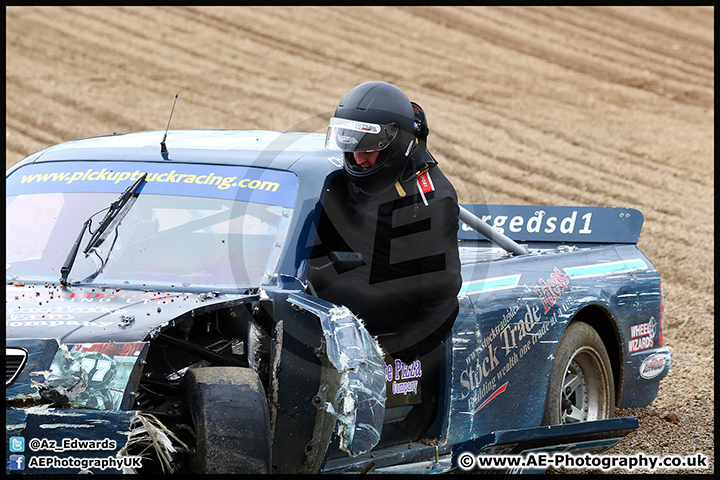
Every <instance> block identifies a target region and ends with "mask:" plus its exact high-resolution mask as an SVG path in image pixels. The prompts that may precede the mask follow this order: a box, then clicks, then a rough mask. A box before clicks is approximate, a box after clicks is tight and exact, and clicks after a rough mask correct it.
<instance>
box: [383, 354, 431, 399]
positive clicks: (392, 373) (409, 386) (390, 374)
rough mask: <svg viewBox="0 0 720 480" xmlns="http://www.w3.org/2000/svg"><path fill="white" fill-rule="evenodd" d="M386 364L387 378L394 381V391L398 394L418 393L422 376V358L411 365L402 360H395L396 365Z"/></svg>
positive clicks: (392, 387)
mask: <svg viewBox="0 0 720 480" xmlns="http://www.w3.org/2000/svg"><path fill="white" fill-rule="evenodd" d="M394 367H395V368H394V369H393V365H387V364H385V380H386V381H388V382H392V386H391V389H392V393H394V394H396V395H400V394H402V395H408V394H411V393H417V390H418V380H415V379H419V378H421V377H422V364H421V363H420V360H415V361H414V362H412V363H411V364H410V365H406V364H405V363H404V362H403V361H401V360H395V365H394Z"/></svg>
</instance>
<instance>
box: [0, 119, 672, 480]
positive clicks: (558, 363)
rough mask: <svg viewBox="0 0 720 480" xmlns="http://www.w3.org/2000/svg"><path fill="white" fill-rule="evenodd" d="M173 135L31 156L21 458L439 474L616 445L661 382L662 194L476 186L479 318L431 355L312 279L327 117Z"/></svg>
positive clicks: (14, 341) (134, 468) (15, 372)
mask: <svg viewBox="0 0 720 480" xmlns="http://www.w3.org/2000/svg"><path fill="white" fill-rule="evenodd" d="M162 134H163V132H141V133H133V134H124V135H111V136H104V137H96V138H90V139H84V140H78V141H73V142H67V143H63V144H60V145H57V146H54V147H50V148H47V149H45V150H42V151H40V152H38V153H36V154H33V155H31V156H30V157H28V158H26V159H25V160H23V161H21V162H19V163H18V164H17V165H15V166H13V167H12V168H10V169H9V170H8V171H7V176H6V194H7V199H6V213H7V220H6V228H7V230H6V240H7V246H6V284H7V285H6V296H7V298H6V332H7V338H6V445H7V447H6V470H7V472H10V473H19V472H24V473H78V472H93V473H118V472H124V473H144V474H146V473H186V472H200V473H227V472H230V473H238V472H251V473H256V472H259V473H318V472H320V473H341V472H369V471H375V472H378V473H380V472H399V471H403V472H407V471H415V472H424V473H435V472H443V471H448V470H452V469H455V468H458V464H457V461H455V460H454V459H455V458H457V456H458V454H460V453H462V452H472V453H473V454H484V453H488V454H491V453H520V452H522V451H526V452H527V451H532V450H534V451H537V450H542V449H554V450H555V451H557V450H563V449H564V450H568V451H573V450H574V449H575V450H577V449H580V450H584V451H601V450H602V449H604V448H608V447H609V446H611V445H612V444H614V443H616V442H617V441H619V440H620V439H621V438H622V437H623V436H624V435H626V434H627V433H628V432H630V431H631V430H632V429H633V428H636V427H637V420H636V419H634V417H629V418H623V419H615V418H612V417H613V416H614V411H615V408H625V407H642V406H646V405H648V404H650V402H652V401H653V400H654V398H655V396H656V395H657V391H658V384H659V381H660V380H661V379H662V378H663V377H664V376H665V375H667V372H668V369H669V367H670V354H669V350H668V349H667V348H666V347H664V346H663V345H662V341H663V299H662V290H661V283H660V276H659V274H658V271H657V270H656V269H655V267H654V266H653V265H652V263H651V262H650V261H649V260H648V259H647V258H646V257H645V256H644V255H643V254H642V253H641V252H640V251H639V249H638V248H637V246H636V243H637V240H638V236H639V234H640V229H641V227H642V223H643V218H642V215H641V214H640V212H638V211H636V210H631V209H627V208H610V207H552V206H543V207H537V206H509V205H463V207H462V209H461V216H460V219H461V222H460V225H459V233H458V236H459V243H458V248H459V251H460V258H461V262H462V277H463V285H462V289H461V291H460V293H459V295H458V300H459V303H460V309H459V313H458V315H457V319H456V321H455V324H454V326H453V329H452V331H451V332H450V334H449V335H448V337H447V338H446V340H445V342H444V343H443V346H442V347H441V348H439V349H436V350H434V351H433V352H431V353H430V354H428V357H422V358H419V359H418V360H416V361H415V362H411V363H410V364H409V365H408V364H405V363H403V362H402V361H400V360H396V359H392V358H389V357H388V356H387V355H385V354H384V352H383V350H382V349H381V347H380V345H379V343H378V341H377V339H376V338H374V337H373V336H372V335H370V334H369V333H368V331H367V330H366V329H365V328H364V326H363V322H362V320H361V319H359V318H357V317H356V316H355V315H354V314H353V312H352V311H350V310H349V309H348V308H347V307H346V306H344V305H334V304H331V303H329V302H327V301H325V300H323V299H321V298H318V297H317V296H316V295H315V294H314V289H313V288H312V285H311V284H310V282H308V271H309V269H311V268H314V269H320V268H324V267H323V266H318V264H317V262H318V261H319V259H317V258H316V256H313V246H314V241H315V234H316V229H317V225H318V221H319V218H320V215H321V212H322V209H323V201H324V193H325V191H326V189H327V187H328V185H329V184H330V182H331V181H332V180H333V179H334V178H335V177H337V176H338V175H339V174H340V172H341V171H342V168H341V165H342V164H341V161H340V160H339V159H338V158H337V157H335V156H334V154H333V152H331V151H329V150H326V149H324V147H323V145H324V143H323V142H324V136H323V135H319V134H306V133H287V132H286V133H281V132H262V131H170V132H167V133H166V135H167V137H166V138H167V148H166V147H165V144H164V142H163V144H162V147H163V148H160V145H159V144H160V139H161V138H162ZM518 242H522V244H519V243H518ZM325 260H326V261H328V262H329V264H330V265H331V266H330V268H332V264H334V263H336V262H340V263H341V262H343V261H344V260H342V259H340V258H334V259H333V258H327V257H326V258H325ZM335 266H336V267H337V265H335ZM328 271H329V270H328ZM433 366H434V367H435V368H432V367H433Z"/></svg>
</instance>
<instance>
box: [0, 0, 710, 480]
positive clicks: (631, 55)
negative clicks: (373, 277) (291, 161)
mask: <svg viewBox="0 0 720 480" xmlns="http://www.w3.org/2000/svg"><path fill="white" fill-rule="evenodd" d="M6 28H7V29H6V42H7V43H6V88H7V90H6V102H7V104H6V122H7V124H6V134H5V135H6V167H9V166H11V165H13V164H15V163H16V162H18V161H19V160H21V159H22V158H24V157H25V156H27V155H29V154H31V153H33V152H35V151H37V150H39V149H42V148H44V147H47V146H49V145H52V144H55V143H58V142H62V141H65V140H71V139H76V138H80V137H88V136H94V135H101V134H109V133H113V132H116V133H121V132H128V131H137V130H164V129H165V127H166V125H167V122H168V116H169V113H170V109H171V106H172V101H173V98H174V96H175V94H176V93H179V94H180V96H179V99H178V104H177V107H176V108H175V113H174V116H173V118H172V125H171V128H174V129H185V128H219V129H271V130H300V131H317V132H321V131H324V129H325V126H326V124H327V119H328V118H329V117H330V116H331V114H332V112H333V111H334V108H335V106H336V104H337V102H338V101H339V99H340V98H341V97H342V96H343V95H344V94H345V93H346V92H347V91H348V90H349V89H350V88H352V87H353V86H355V85H357V84H359V83H361V82H364V81H368V80H384V81H388V82H391V83H394V84H396V85H397V86H399V87H400V88H402V89H403V90H404V91H405V92H406V93H407V94H408V96H409V97H410V99H411V100H414V101H416V102H418V103H419V104H420V105H422V106H423V108H424V109H425V111H426V113H427V115H428V118H429V125H430V130H431V133H430V138H429V141H428V144H429V146H430V148H431V150H432V151H433V153H435V155H436V157H437V158H438V160H439V161H440V162H441V166H442V167H443V170H444V171H445V172H446V174H448V176H449V177H450V179H451V180H452V181H453V182H454V183H455V185H456V187H457V190H458V193H459V194H460V199H461V201H462V202H466V203H508V204H538V205H541V204H554V205H597V206H622V207H631V208H635V209H638V210H640V211H641V212H642V213H643V214H644V216H645V224H644V227H643V231H642V234H641V237H640V241H639V246H640V248H641V250H642V251H643V252H644V253H645V254H646V255H647V256H648V257H649V258H650V259H651V260H652V261H653V263H654V264H655V265H656V266H657V267H658V269H659V270H660V272H661V275H662V278H663V290H664V294H665V313H666V316H665V344H666V345H668V346H670V347H671V348H672V352H673V358H672V359H673V365H672V368H671V371H670V374H669V376H668V377H667V378H666V379H665V380H663V382H662V383H661V387H660V393H659V396H658V398H657V399H656V400H655V402H654V403H653V404H652V405H650V406H649V407H648V408H645V409H638V410H632V411H630V410H626V411H621V412H620V413H621V414H634V415H637V416H638V417H639V419H640V430H639V431H638V432H634V433H633V434H631V435H630V436H629V437H628V438H627V439H626V440H624V441H623V442H622V443H621V444H620V445H619V446H618V447H616V448H615V449H614V450H613V451H612V453H617V454H620V453H628V454H630V453H637V452H644V453H646V454H654V455H671V454H677V455H691V454H695V453H703V454H705V455H707V456H708V457H710V462H711V466H710V468H709V469H700V470H697V469H695V470H679V471H662V472H678V473H679V472H682V473H688V472H691V471H692V472H697V473H713V472H714V446H713V443H714V428H715V427H714V388H713V387H714V385H713V384H714V372H715V367H714V365H715V361H714V325H713V321H714V290H715V281H714V261H715V257H714V208H713V204H714V163H713V153H714V133H713V127H714V118H715V113H714V11H713V8H712V7H680V8H664V7H663V8H659V7H658V8H656V7H652V8H649V7H648V8H646V7H633V8H629V7H617V8H600V7H585V8H509V7H507V8H506V7H500V8H488V7H428V8H424V7H411V8H397V7H392V8H383V7H365V8H328V7H309V8H306V7H302V8H290V7H259V8H247V7H227V8H215V7H212V8H199V7H191V8H177V7H167V8H162V7H161V8H149V7H147V8H146V7H87V8H84V7H83V8H77V7H73V8H65V7H39V8H33V7H9V8H7V9H6Z"/></svg>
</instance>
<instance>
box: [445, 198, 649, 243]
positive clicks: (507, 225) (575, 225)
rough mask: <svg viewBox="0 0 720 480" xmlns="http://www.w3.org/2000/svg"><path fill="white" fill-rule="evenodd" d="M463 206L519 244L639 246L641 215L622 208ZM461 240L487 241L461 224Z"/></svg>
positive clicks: (470, 228)
mask: <svg viewBox="0 0 720 480" xmlns="http://www.w3.org/2000/svg"><path fill="white" fill-rule="evenodd" d="M463 207H465V208H467V209H468V210H470V211H471V212H472V213H474V214H475V215H477V217H478V218H480V219H481V220H482V221H483V222H486V223H487V224H488V225H490V226H491V227H492V228H493V229H494V230H496V231H498V232H500V233H504V234H505V235H507V236H509V237H510V238H512V239H513V240H516V241H538V242H541V241H548V242H557V241H561V242H593V243H595V242H597V243H605V242H612V243H637V241H638V238H639V236H640V230H641V228H642V224H643V221H644V218H643V215H642V213H640V212H639V211H638V210H634V209H631V208H619V207H564V206H549V205H487V204H483V205H475V204H464V205H463ZM459 227H460V229H459V230H458V237H459V238H461V239H473V240H474V239H478V238H484V237H482V235H480V234H479V233H477V232H475V231H474V230H473V229H472V227H470V226H469V225H466V224H465V223H463V222H459Z"/></svg>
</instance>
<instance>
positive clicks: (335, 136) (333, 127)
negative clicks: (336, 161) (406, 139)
mask: <svg viewBox="0 0 720 480" xmlns="http://www.w3.org/2000/svg"><path fill="white" fill-rule="evenodd" d="M397 134H398V125H397V123H388V124H386V125H380V124H377V123H366V122H359V121H357V120H348V119H346V118H338V117H332V118H331V119H330V123H329V125H328V131H327V135H326V136H325V148H329V149H332V150H341V151H343V152H376V151H379V150H382V149H384V148H386V147H387V146H388V145H390V142H392V141H393V140H394V139H395V137H396V136H397Z"/></svg>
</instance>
